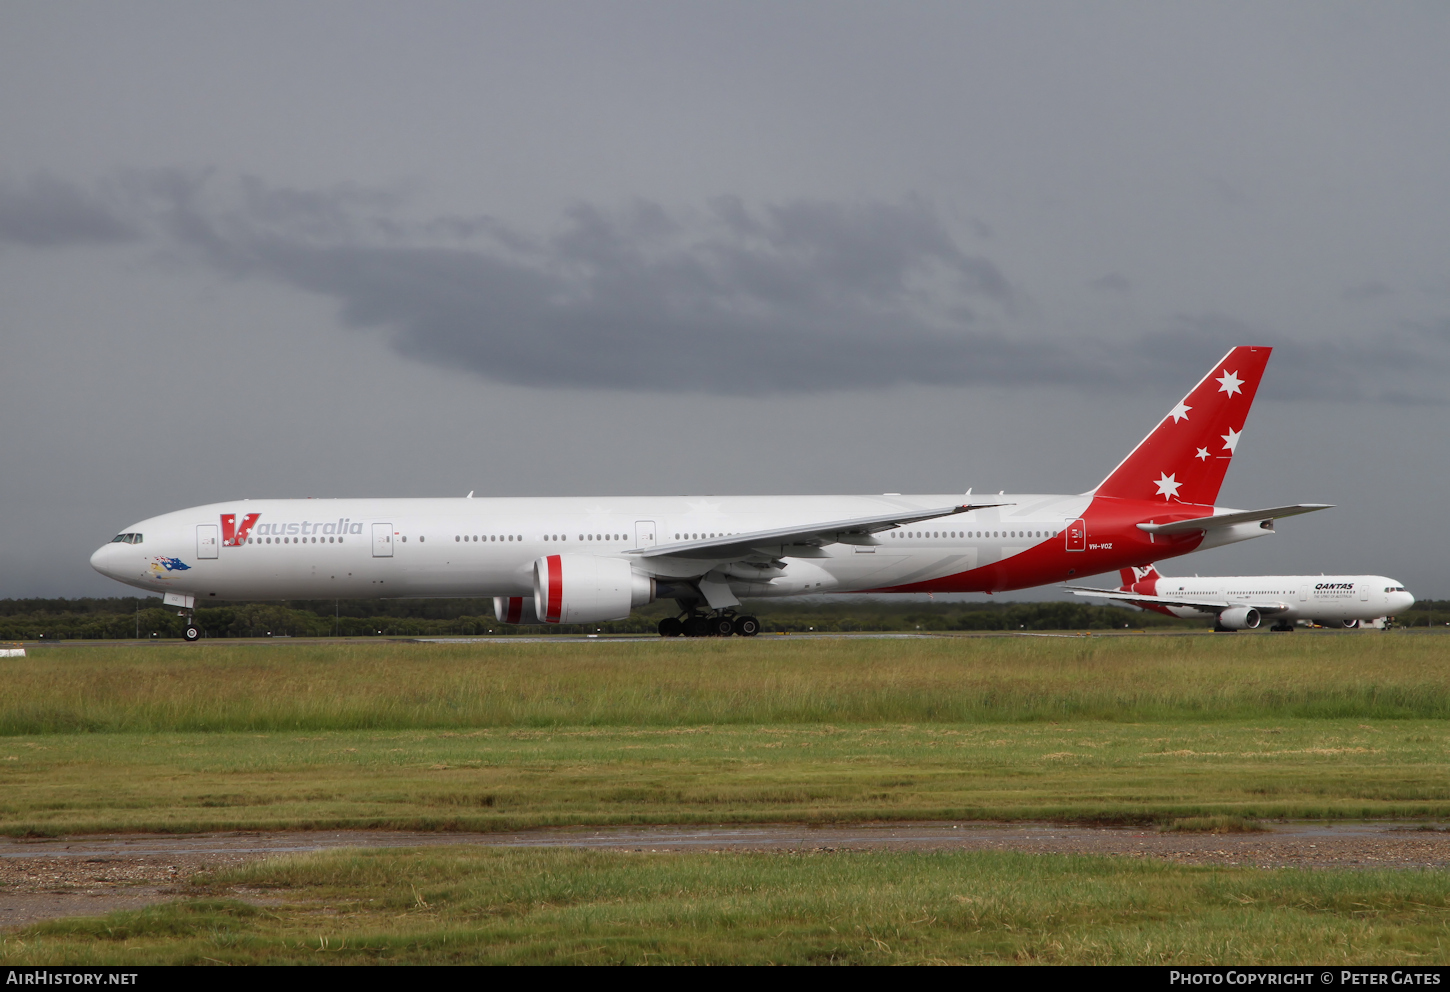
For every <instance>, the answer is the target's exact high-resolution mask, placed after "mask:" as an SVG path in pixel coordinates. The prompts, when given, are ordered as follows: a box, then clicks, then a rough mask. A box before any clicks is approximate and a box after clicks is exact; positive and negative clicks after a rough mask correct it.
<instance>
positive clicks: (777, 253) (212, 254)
mask: <svg viewBox="0 0 1450 992" xmlns="http://www.w3.org/2000/svg"><path fill="white" fill-rule="evenodd" d="M213 185H214V184H213V183H211V182H210V181H209V180H207V179H206V178H205V177H195V176H186V175H183V174H177V173H160V174H154V175H149V176H136V177H133V178H132V184H131V188H132V190H133V192H134V194H135V197H136V201H137V202H138V203H140V204H142V210H143V212H144V213H147V214H149V215H150V216H152V217H154V218H155V219H156V223H157V226H158V228H159V229H160V230H162V231H164V232H165V235H166V237H167V238H168V240H170V241H171V242H172V243H174V244H176V245H181V246H185V247H187V248H189V249H190V250H191V251H193V252H195V253H198V254H199V256H200V257H202V258H205V259H207V260H208V261H210V262H211V263H212V264H214V265H217V266H219V267H222V268H224V269H226V270H227V271H230V272H234V273H236V274H239V275H253V276H263V277H267V278H271V279H275V280H279V281H282V282H285V283H287V284H290V285H292V286H295V287H297V288H299V289H303V290H306V291H309V292H314V293H319V294H322V295H324V296H327V297H330V298H332V299H335V300H337V301H338V303H339V305H340V307H341V313H342V317H343V319H344V320H345V321H346V322H347V323H348V324H350V325H352V326H355V327H362V328H379V329H383V330H385V331H387V332H388V333H389V334H390V336H391V340H392V343H393V345H394V347H396V348H397V349H398V350H399V351H400V352H402V353H403V354H406V355H409V356H411V357H414V358H417V359H420V360H424V361H428V362H432V363H435V364H438V365H444V366H448V367H452V368H460V369H464V370H467V371H470V372H474V373H476V374H478V375H481V376H484V377H485V378H489V379H495V380H499V381H505V382H512V383H523V384H528V385H535V386H574V387H591V388H606V389H624V390H632V391H638V390H647V391H660V392H711V393H721V394H761V393H773V392H786V391H792V390H802V389H805V390H812V389H842V388H847V389H849V388H863V387H875V386H884V385H889V384H892V383H901V382H914V383H942V384H946V383H962V382H996V383H1004V382H1005V383H1011V382H1021V383H1031V382H1040V381H1044V380H1046V379H1053V378H1057V379H1060V380H1062V381H1067V380H1070V379H1071V378H1073V376H1074V375H1075V374H1076V373H1075V371H1074V370H1073V368H1072V366H1071V364H1070V363H1067V362H1061V364H1057V365H1055V364H1054V363H1055V361H1060V359H1054V358H1053V356H1051V355H1044V354H1043V353H1042V350H1041V349H1040V348H1035V347H1030V348H1029V347H1025V346H1023V345H1020V344H1013V343H1010V342H1008V341H1006V340H1005V339H1004V338H1003V337H1002V336H1001V335H1000V334H999V333H994V332H992V331H989V330H978V329H976V327H975V326H974V325H976V324H978V323H979V322H980V321H981V313H980V312H981V311H985V312H987V313H988V314H989V315H991V316H993V317H1000V315H1002V314H1004V313H1007V312H1009V311H1010V309H1011V307H1012V305H1013V302H1014V293H1013V289H1012V287H1011V286H1010V284H1009V283H1008V281H1007V279H1006V278H1005V277H1004V276H1003V274H1002V273H1001V272H1000V270H999V269H998V268H997V267H996V266H995V265H994V264H993V263H992V262H991V261H989V260H987V259H985V258H982V257H979V256H975V255H970V254H967V253H965V252H964V251H962V250H961V248H960V247H959V246H958V245H957V244H956V242H955V240H954V239H953V238H952V236H951V235H950V234H949V233H948V231H947V230H946V228H945V226H944V225H943V224H942V222H941V221H940V219H939V217H938V216H937V213H936V211H935V210H934V209H933V207H932V206H931V204H930V203H928V202H926V201H924V200H921V199H916V198H907V199H905V200H902V201H900V202H895V203H851V204H844V203H834V202H825V201H811V200H798V201H793V202H789V203H784V204H778V205H771V206H767V207H764V208H760V209H755V210H752V209H751V208H749V207H747V206H746V205H745V204H744V203H743V202H741V201H740V200H739V199H737V198H734V197H721V198H718V199H716V200H713V201H712V202H711V203H710V204H709V208H708V209H707V210H705V211H701V212H686V211H675V212H671V211H669V210H666V209H665V208H663V207H661V206H659V205H658V204H654V203H650V202H647V201H642V200H641V201H636V202H635V203H633V204H631V205H629V206H628V207H626V208H624V209H620V210H605V209H602V208H600V207H597V206H594V205H591V204H585V203H581V204H576V205H575V206H573V207H572V208H571V209H569V210H568V211H567V213H566V216H565V218H564V221H563V224H562V226H561V227H560V229H559V230H557V231H556V232H554V233H553V234H551V235H550V236H548V237H545V238H533V237H530V236H528V235H526V234H523V233H521V232H518V231H515V230H511V229H509V228H508V227H507V226H505V225H502V224H500V223H498V222H496V221H494V220H492V219H491V218H487V217H472V218H465V217H442V218H434V219H431V220H427V221H422V222H404V221H399V220H397V219H396V218H395V217H394V215H392V214H391V213H389V212H387V208H388V207H390V206H391V204H389V203H387V202H385V199H384V198H382V197H374V196H371V195H370V194H367V193H364V192H359V191H355V190H341V191H334V192H327V193H322V192H307V191H287V190H274V189H268V188H266V187H264V186H262V185H261V184H258V183H254V182H248V183H243V184H241V186H240V188H239V189H232V190H228V191H226V193H225V195H224V196H222V197H221V198H220V199H219V198H218V197H217V196H216V195H215V191H214V189H213V188H212V187H213Z"/></svg>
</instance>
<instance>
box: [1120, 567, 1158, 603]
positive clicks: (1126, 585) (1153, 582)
mask: <svg viewBox="0 0 1450 992" xmlns="http://www.w3.org/2000/svg"><path fill="white" fill-rule="evenodd" d="M1118 576H1119V577H1120V578H1121V579H1122V580H1123V584H1122V585H1121V586H1119V587H1118V591H1119V592H1141V593H1143V594H1144V595H1146V596H1156V595H1158V592H1157V589H1158V580H1159V579H1161V578H1163V576H1161V575H1159V574H1158V566H1156V565H1135V566H1134V567H1132V568H1123V569H1119V570H1118Z"/></svg>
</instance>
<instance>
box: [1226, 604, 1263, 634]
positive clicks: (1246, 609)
mask: <svg viewBox="0 0 1450 992" xmlns="http://www.w3.org/2000/svg"><path fill="white" fill-rule="evenodd" d="M1260 619H1261V618H1260V616H1259V611H1258V610H1256V609H1254V608H1253V607H1251V606H1235V607H1234V608H1233V609H1231V610H1224V611H1223V612H1222V613H1220V614H1219V615H1218V625H1219V626H1220V627H1227V628H1228V629H1229V630H1253V629H1254V628H1255V627H1257V626H1258V625H1259V620H1260Z"/></svg>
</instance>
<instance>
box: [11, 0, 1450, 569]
mask: <svg viewBox="0 0 1450 992" xmlns="http://www.w3.org/2000/svg"><path fill="white" fill-rule="evenodd" d="M1447 50H1450V8H1447V7H1446V6H1445V5H1444V4H1440V3H1423V4H1416V3H1378V4H1357V5H1356V4H1334V3H1323V2H1313V3H1293V2H1283V3H1278V4H1273V5H1266V4H1258V3H1213V4H1208V3H1204V4H1172V5H1169V4H1156V3H1142V4H1137V3H1108V2H1104V3H1096V4H1076V5H1072V4H1061V3H1031V2H1024V3H1016V4H987V3H982V4H973V3H961V2H954V3H942V4H935V3H915V4H891V5H887V4H865V3H861V4H848V3H794V4H771V5H766V4H755V3H745V2H735V3H704V2H702V3H692V4H666V3H610V2H599V3H587V4H586V3H549V2H540V0H531V2H528V3H516V4H515V3H475V2H470V3H458V4H449V3H426V2H424V3H411V4H406V5H403V4H369V3H356V2H349V3H326V2H316V3H310V4H306V5H300V4H292V3H266V2H255V3H250V4H246V5H239V4H220V3H190V4H177V3H147V2H132V3H128V4H124V5H118V4H106V3H72V2H65V0H47V2H22V0H17V2H13V3H9V4H6V5H4V6H3V7H0V135H3V141H0V304H3V305H0V344H3V353H0V354H3V359H4V361H3V362H0V418H3V420H0V422H3V424H4V430H3V433H0V469H3V471H0V503H3V506H4V508H5V513H6V516H7V517H8V526H7V527H5V528H4V529H3V530H0V535H3V536H0V561H3V564H4V569H3V572H0V596H28V595H81V594H98V593H105V592H108V591H116V592H119V591H120V590H121V587H119V586H117V585H115V584H114V583H110V582H108V581H107V580H104V579H102V578H100V577H99V576H97V575H94V574H93V573H91V572H90V570H89V567H88V565H87V563H86V559H87V557H88V555H89V553H90V551H91V550H92V549H93V548H94V547H95V546H96V545H97V544H99V543H101V542H102V541H104V540H105V539H107V538H108V537H109V536H110V535H111V534H112V533H114V532H115V531H117V530H118V529H120V528H121V527H123V526H125V525H126V524H128V523H130V522H132V521H133V520H135V519H138V518H140V517H144V516H148V515H150V514H153V513H157V512H162V511H164V510H168V509H174V508H178V507H181V506H186V505H191V504H195V503H201V502H206V501H211V500H217V499H226V498H235V497H242V496H249V497H260V496H306V495H316V496H339V495H374V494H378V495H381V494H389V495H435V494H453V493H457V494H460V495H461V494H462V493H464V492H467V491H468V490H470V489H472V490H476V491H478V493H479V494H481V495H483V494H490V495H492V494H499V495H503V494H555V493H558V494H586V493H635V492H668V493H676V492H715V493H731V492H841V491H845V492H857V491H864V492H880V491H888V490H889V491H928V492H953V491H961V490H964V489H965V488H966V487H968V486H974V487H975V488H976V489H977V490H978V491H983V490H991V491H995V490H997V489H1002V488H1007V489H1015V490H1019V491H1048V492H1079V491H1082V490H1084V489H1087V488H1089V487H1091V486H1092V485H1094V484H1095V483H1096V482H1097V481H1098V480H1099V479H1100V478H1101V477H1102V475H1103V474H1104V473H1105V472H1106V471H1107V469H1108V468H1110V467H1111V466H1112V465H1113V464H1114V463H1115V462H1116V461H1117V460H1118V459H1119V458H1121V456H1122V455H1123V454H1124V453H1125V452H1126V450H1127V449H1128V448H1129V447H1130V446H1131V445H1132V444H1133V443H1135V442H1136V441H1137V440H1138V439H1139V437H1141V436H1142V434H1143V433H1145V432H1146V430H1147V429H1148V428H1149V427H1150V426H1151V425H1152V424H1153V423H1154V422H1155V421H1156V420H1157V418H1158V417H1160V416H1161V415H1162V414H1163V412H1164V411H1165V410H1166V409H1167V407H1168V406H1169V405H1171V402H1172V401H1173V399H1175V398H1176V397H1177V396H1178V395H1180V394H1181V393H1182V392H1183V391H1185V390H1186V389H1187V387H1188V386H1189V385H1191V384H1192V382H1193V381H1195V380H1196V379H1197V378H1198V376H1200V375H1201V374H1202V373H1203V371H1204V370H1205V369H1206V367H1207V364H1208V363H1209V362H1211V361H1212V360H1213V359H1214V358H1215V357H1217V355H1218V354H1220V353H1221V352H1222V350H1223V349H1224V348H1226V347H1227V346H1229V345H1232V344H1270V345H1274V346H1275V347H1276V348H1277V349H1278V350H1277V351H1276V355H1275V358H1274V360H1273V361H1272V362H1271V364H1270V366H1269V371H1268V376H1267V379H1266V381H1265V384H1264V387H1263V389H1262V390H1261V392H1260V399H1259V403H1258V406H1257V408H1256V410H1255V412H1254V415H1253V417H1252V419H1251V420H1250V422H1249V430H1248V433H1247V436H1246V437H1245V440H1244V443H1243V445H1242V446H1241V447H1240V449H1239V458H1238V460H1237V463H1236V464H1235V466H1234V468H1233V470H1232V471H1231V472H1230V474H1229V478H1228V482H1227V484H1226V487H1225V492H1224V493H1223V494H1222V497H1221V499H1222V501H1223V502H1226V503H1231V504H1233V505H1238V506H1260V505H1272V504H1275V503H1279V502H1292V501H1323V502H1332V503H1336V504H1338V508H1337V509H1335V510H1332V511H1328V512H1326V513H1323V514H1319V515H1316V516H1314V517H1309V518H1303V519H1297V520H1294V521H1289V522H1286V523H1285V524H1284V525H1283V526H1282V527H1281V529H1280V533H1279V534H1278V535H1276V536H1275V537H1273V538H1270V539H1267V540H1264V541H1258V542H1253V543H1251V544H1249V545H1243V546H1238V547H1235V548H1229V549H1223V550H1220V551H1215V552H1209V553H1205V554H1203V555H1200V556H1195V557H1192V558H1188V559H1184V560H1182V561H1179V562H1174V563H1171V564H1169V565H1167V566H1166V567H1165V570H1167V571H1170V572H1171V571H1173V570H1175V569H1176V570H1179V571H1203V572H1205V573H1207V572H1215V571H1233V572H1262V571H1279V570H1285V571H1321V570H1323V571H1374V572H1384V573H1388V574H1390V575H1393V576H1395V577H1397V578H1401V579H1403V580H1404V581H1405V582H1406V584H1407V585H1409V586H1410V588H1411V589H1412V590H1414V591H1416V592H1418V593H1420V594H1421V595H1426V594H1433V595H1436V596H1440V597H1444V596H1450V581H1447V580H1446V574H1445V568H1444V565H1443V562H1444V559H1445V556H1446V551H1447V547H1446V544H1447V542H1446V539H1445V538H1444V536H1443V533H1442V530H1443V529H1442V528H1440V527H1438V525H1436V524H1435V523H1434V521H1435V520H1436V510H1438V509H1439V508H1440V506H1441V505H1442V504H1443V502H1444V500H1443V494H1444V492H1445V487H1446V482H1447V475H1450V470H1447V467H1446V466H1447V460H1450V441H1447V439H1446V438H1447V434H1450V432H1447V431H1446V429H1445V428H1446V426H1447V424H1446V420H1447V413H1450V408H1447V403H1450V389H1447V387H1446V375H1447V373H1450V251H1447V248H1450V245H1447V239H1450V196H1447V180H1446V178H1445V177H1446V176H1450V128H1447V127H1446V116H1445V111H1444V109H1443V103H1444V99H1443V95H1444V93H1446V92H1450V67H1447V65H1446V64H1445V60H1444V52H1445V51H1447Z"/></svg>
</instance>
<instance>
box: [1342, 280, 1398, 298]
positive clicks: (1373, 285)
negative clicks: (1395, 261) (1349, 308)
mask: <svg viewBox="0 0 1450 992" xmlns="http://www.w3.org/2000/svg"><path fill="white" fill-rule="evenodd" d="M1393 293H1394V290H1393V289H1391V288H1390V287H1389V286H1386V285H1385V284H1384V283H1382V282H1379V281H1378V280H1371V281H1370V282H1362V283H1360V284H1359V285H1358V286H1350V287H1348V288H1346V289H1345V291H1344V294H1343V296H1344V298H1345V299H1346V300H1348V301H1349V302H1351V303H1357V302H1359V301H1361V300H1377V299H1379V298H1380V297H1381V296H1390V295H1392V294H1393Z"/></svg>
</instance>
